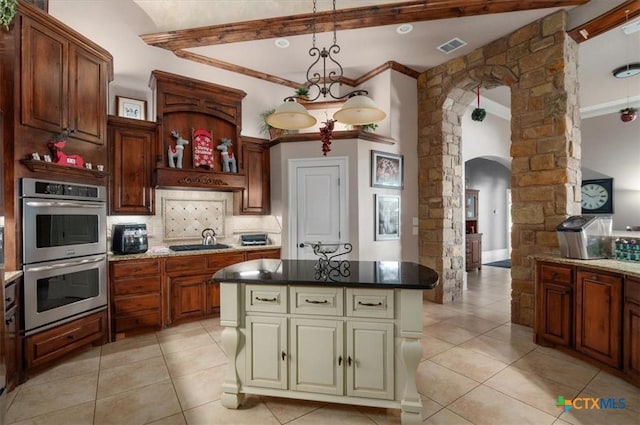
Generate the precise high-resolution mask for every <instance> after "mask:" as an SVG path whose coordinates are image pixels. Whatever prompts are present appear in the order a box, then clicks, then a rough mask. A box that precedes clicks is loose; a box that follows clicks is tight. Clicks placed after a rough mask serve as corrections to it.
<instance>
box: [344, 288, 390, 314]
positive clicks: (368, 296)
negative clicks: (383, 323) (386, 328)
mask: <svg viewBox="0 0 640 425" xmlns="http://www.w3.org/2000/svg"><path fill="white" fill-rule="evenodd" d="M393 294H394V293H393V289H354V288H347V316H352V317H377V318H381V319H393V317H394V296H393Z"/></svg>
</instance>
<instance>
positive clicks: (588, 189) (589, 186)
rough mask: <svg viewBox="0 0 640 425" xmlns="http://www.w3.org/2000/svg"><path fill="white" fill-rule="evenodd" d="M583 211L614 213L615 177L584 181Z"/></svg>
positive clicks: (585, 212)
mask: <svg viewBox="0 0 640 425" xmlns="http://www.w3.org/2000/svg"><path fill="white" fill-rule="evenodd" d="M582 213H583V214H612V213H613V179H598V180H583V181H582Z"/></svg>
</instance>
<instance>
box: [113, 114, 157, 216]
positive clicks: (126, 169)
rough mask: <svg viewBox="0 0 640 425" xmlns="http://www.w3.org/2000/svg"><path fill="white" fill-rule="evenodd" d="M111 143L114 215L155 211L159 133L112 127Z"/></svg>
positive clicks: (147, 213) (149, 213) (150, 213)
mask: <svg viewBox="0 0 640 425" xmlns="http://www.w3.org/2000/svg"><path fill="white" fill-rule="evenodd" d="M109 142H110V146H109V148H110V149H111V170H112V180H111V184H110V193H111V199H110V201H111V202H110V204H109V207H110V212H111V214H135V215H153V214H155V205H154V189H153V186H152V175H153V165H154V163H153V161H154V153H153V152H154V150H153V149H154V145H155V133H154V132H153V131H145V130H140V129H136V128H125V127H122V126H111V127H110V129H109Z"/></svg>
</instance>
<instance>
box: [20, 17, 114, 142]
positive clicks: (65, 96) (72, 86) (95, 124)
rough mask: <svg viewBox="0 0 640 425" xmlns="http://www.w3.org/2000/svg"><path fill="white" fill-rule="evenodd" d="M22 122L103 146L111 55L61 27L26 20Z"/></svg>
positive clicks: (22, 70) (24, 19) (23, 40)
mask: <svg viewBox="0 0 640 425" xmlns="http://www.w3.org/2000/svg"><path fill="white" fill-rule="evenodd" d="M21 37H22V52H23V54H22V66H21V78H22V93H21V106H22V111H21V112H22V114H21V115H22V123H23V124H25V125H28V126H31V127H35V128H39V129H42V130H46V131H50V132H52V133H61V132H63V131H64V132H68V133H69V137H71V138H75V139H79V140H82V141H85V142H90V143H95V144H103V143H105V141H106V134H107V86H108V84H109V68H110V63H111V57H110V56H109V55H108V54H105V52H103V51H100V50H97V49H95V48H93V47H92V46H90V45H88V44H85V43H83V42H81V41H79V40H74V39H71V38H70V37H69V34H67V33H65V32H63V31H59V30H58V28H57V26H52V25H48V24H47V23H41V22H38V21H37V20H36V19H29V18H26V17H24V18H23V21H22V34H21Z"/></svg>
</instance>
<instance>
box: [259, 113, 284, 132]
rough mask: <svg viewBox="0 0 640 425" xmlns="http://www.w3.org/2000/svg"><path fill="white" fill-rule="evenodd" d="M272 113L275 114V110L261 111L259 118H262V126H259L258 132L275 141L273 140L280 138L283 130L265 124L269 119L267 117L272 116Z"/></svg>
mask: <svg viewBox="0 0 640 425" xmlns="http://www.w3.org/2000/svg"><path fill="white" fill-rule="evenodd" d="M274 112H275V109H274V108H272V109H267V110H265V111H263V112H262V113H261V114H260V117H261V118H262V124H261V126H260V132H261V133H262V134H267V135H269V139H275V138H277V137H280V136H282V135H283V134H284V130H281V129H279V128H275V127H272V126H271V125H269V123H268V122H267V118H268V117H269V115H271V114H273V113H274Z"/></svg>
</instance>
